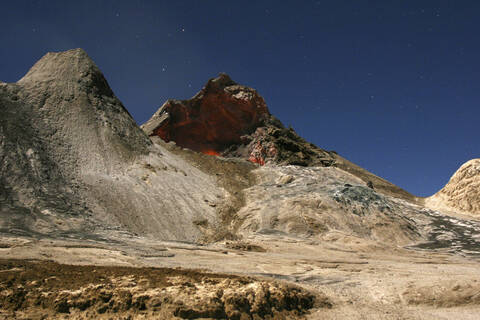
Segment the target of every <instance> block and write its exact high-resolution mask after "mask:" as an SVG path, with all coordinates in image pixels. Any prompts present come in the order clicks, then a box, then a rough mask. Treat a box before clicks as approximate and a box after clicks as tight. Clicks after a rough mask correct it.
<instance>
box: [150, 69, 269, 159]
mask: <svg viewBox="0 0 480 320" xmlns="http://www.w3.org/2000/svg"><path fill="white" fill-rule="evenodd" d="M269 115H270V114H269V112H268V109H267V106H266V104H265V101H264V100H263V98H262V97H261V96H260V95H258V93H257V92H256V91H255V90H253V89H251V88H247V87H244V86H240V85H238V84H236V83H235V82H233V81H232V80H231V79H230V77H228V75H226V74H221V75H220V76H219V77H218V78H215V79H211V80H210V81H208V83H207V85H206V86H205V87H204V88H203V89H202V90H201V91H200V92H199V93H198V94H197V95H196V96H195V97H193V98H192V99H190V100H184V101H177V100H168V101H167V102H166V103H165V104H164V105H163V106H162V107H161V109H160V110H159V113H158V116H159V117H160V118H161V119H162V121H161V122H160V123H159V124H158V125H156V126H155V127H154V128H152V131H151V132H150V133H149V134H150V135H151V136H152V135H154V136H159V137H160V138H162V139H163V140H164V141H166V142H169V141H175V143H176V144H177V145H179V146H181V147H185V148H189V149H192V150H195V151H199V152H203V153H205V154H209V155H219V154H220V153H221V152H222V151H224V150H225V149H226V148H228V147H229V146H231V145H234V144H239V143H241V136H242V135H245V134H250V133H252V132H253V131H254V130H255V129H256V128H257V127H258V126H259V125H261V123H262V121H263V120H264V119H265V118H266V117H268V116H269ZM149 122H150V121H149Z"/></svg>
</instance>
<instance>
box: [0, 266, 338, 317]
mask: <svg viewBox="0 0 480 320" xmlns="http://www.w3.org/2000/svg"><path fill="white" fill-rule="evenodd" d="M0 292H1V294H0V306H1V307H0V318H3V319H26V318H28V319H31V318H42V319H46V318H52V319H54V318H55V319H57V318H68V319H99V318H101V319H109V318H112V317H114V318H116V319H118V318H123V319H132V317H135V318H157V319H158V318H161V319H173V318H175V319H198V318H207V319H287V318H288V319H292V318H296V317H297V316H300V315H301V314H304V313H305V312H306V311H307V310H308V309H310V308H312V307H313V306H314V305H316V306H323V307H331V304H330V302H329V301H328V299H326V298H325V297H323V298H321V297H318V298H317V302H316V297H315V295H313V294H312V293H309V292H308V291H306V290H303V289H300V288H298V287H294V286H291V285H286V284H282V283H278V282H273V281H260V280H256V279H254V278H249V277H238V276H226V275H219V274H209V273H201V272H197V271H187V270H185V271H184V270H175V269H165V268H163V269H156V268H142V269H138V268H126V267H100V266H69V265H60V264H56V263H52V262H39V261H38V262H28V261H18V260H0Z"/></svg>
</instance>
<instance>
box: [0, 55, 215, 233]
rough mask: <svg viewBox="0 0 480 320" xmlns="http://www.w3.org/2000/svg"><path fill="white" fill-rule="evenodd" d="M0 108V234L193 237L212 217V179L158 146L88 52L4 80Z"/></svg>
mask: <svg viewBox="0 0 480 320" xmlns="http://www.w3.org/2000/svg"><path fill="white" fill-rule="evenodd" d="M0 108H1V111H2V117H1V119H0V161H1V169H0V170H1V171H0V173H1V175H0V182H1V186H0V205H1V215H0V231H4V232H10V233H12V232H21V233H23V232H27V233H29V234H35V233H39V234H50V235H55V234H56V235H61V234H62V233H71V232H77V233H78V232H80V233H85V234H87V233H94V232H97V231H98V232H100V233H102V234H104V235H105V232H103V231H101V230H102V229H105V228H107V229H112V228H113V229H120V228H121V229H124V230H127V231H131V232H136V233H141V234H144V235H153V236H156V237H159V238H163V239H180V240H189V241H193V240H195V239H197V238H199V237H201V236H202V231H201V229H200V227H199V226H197V225H195V224H194V223H193V221H197V220H202V219H206V220H208V221H210V220H214V219H215V209H213V208H212V207H211V206H209V205H208V204H207V203H205V200H210V201H213V199H216V198H217V197H222V196H223V194H224V192H223V191H222V190H221V189H220V188H217V187H216V185H215V181H214V179H212V178H211V177H209V176H208V175H206V174H204V173H202V172H201V171H199V170H197V169H195V168H193V167H192V166H191V165H189V164H188V163H186V162H185V161H182V159H180V158H178V157H176V156H174V155H172V154H170V153H168V152H167V151H165V150H162V148H161V147H160V146H158V145H156V146H153V145H152V143H151V141H150V139H149V138H148V137H147V136H146V135H145V134H144V133H143V131H142V130H141V129H140V128H139V127H138V126H137V124H136V123H135V121H134V120H133V119H132V117H131V116H130V115H129V114H128V112H127V111H126V109H125V108H124V107H123V105H122V103H121V102H120V101H119V100H118V99H117V98H116V97H115V95H114V94H113V92H112V90H111V89H110V87H109V86H108V83H107V81H106V80H105V78H104V76H103V75H102V73H101V72H100V70H99V69H98V68H97V67H96V66H95V64H94V63H93V61H92V60H91V59H90V58H89V57H88V55H87V54H86V53H85V52H84V51H83V50H81V49H75V50H69V51H66V52H61V53H48V54H46V55H45V56H44V57H43V58H42V59H41V60H40V61H38V62H37V63H36V64H35V65H34V66H33V67H32V69H31V70H30V71H29V72H28V73H27V74H26V75H25V76H24V77H23V78H22V79H21V80H19V81H18V82H17V83H12V84H5V83H2V84H1V85H0ZM97 229H98V230H97ZM95 230H97V231H95Z"/></svg>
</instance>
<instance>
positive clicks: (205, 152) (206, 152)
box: [202, 150, 220, 156]
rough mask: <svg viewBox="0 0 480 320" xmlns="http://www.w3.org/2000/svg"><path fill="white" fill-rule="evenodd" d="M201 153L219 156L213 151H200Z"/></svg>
mask: <svg viewBox="0 0 480 320" xmlns="http://www.w3.org/2000/svg"><path fill="white" fill-rule="evenodd" d="M202 153H204V154H208V155H209V156H219V155H220V153H218V152H217V151H215V150H204V151H202Z"/></svg>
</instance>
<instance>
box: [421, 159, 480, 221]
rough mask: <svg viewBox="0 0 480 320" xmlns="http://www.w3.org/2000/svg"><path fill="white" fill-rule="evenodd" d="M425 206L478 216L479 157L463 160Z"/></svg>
mask: <svg viewBox="0 0 480 320" xmlns="http://www.w3.org/2000/svg"><path fill="white" fill-rule="evenodd" d="M425 202H426V204H427V206H429V207H432V208H436V209H446V210H450V211H457V212H459V213H466V214H470V215H474V216H480V159H472V160H470V161H467V162H465V163H464V164H463V165H462V166H461V167H460V168H459V169H458V170H457V171H456V172H455V174H454V175H453V176H452V178H451V179H450V181H449V182H448V183H447V184H446V185H445V187H443V188H442V189H441V190H440V191H439V192H437V193H436V194H435V195H433V196H431V197H430V198H427V199H426V200H425Z"/></svg>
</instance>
